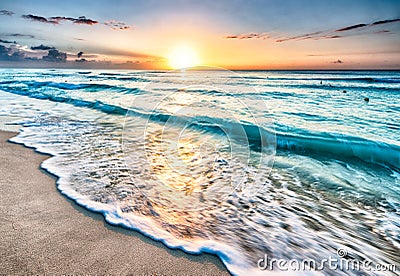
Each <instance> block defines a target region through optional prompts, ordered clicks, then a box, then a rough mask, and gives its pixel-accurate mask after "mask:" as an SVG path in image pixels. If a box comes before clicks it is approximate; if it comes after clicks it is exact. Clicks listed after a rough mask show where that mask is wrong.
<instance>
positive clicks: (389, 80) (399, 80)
mask: <svg viewBox="0 0 400 276" xmlns="http://www.w3.org/2000/svg"><path fill="white" fill-rule="evenodd" d="M231 78H234V79H250V80H252V79H254V80H268V81H322V82H324V81H333V82H338V81H344V82H367V83H371V82H376V83H379V82H381V83H400V78H371V77H348V78H301V77H298V78H296V77H294V78H293V77H291V78H287V77H270V76H265V77H259V76H257V77H256V76H232V77H231Z"/></svg>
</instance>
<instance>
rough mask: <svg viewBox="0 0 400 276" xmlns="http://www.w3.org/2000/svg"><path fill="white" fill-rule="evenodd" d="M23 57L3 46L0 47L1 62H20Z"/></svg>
mask: <svg viewBox="0 0 400 276" xmlns="http://www.w3.org/2000/svg"><path fill="white" fill-rule="evenodd" d="M24 58H25V55H24V54H23V53H22V52H20V51H14V52H13V50H12V49H11V48H9V47H5V46H3V45H0V60H2V61H21V60H23V59H24Z"/></svg>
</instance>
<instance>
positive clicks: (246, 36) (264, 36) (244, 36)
mask: <svg viewBox="0 0 400 276" xmlns="http://www.w3.org/2000/svg"><path fill="white" fill-rule="evenodd" d="M225 38H227V39H252V38H262V39H267V38H268V35H267V34H266V33H248V34H240V35H227V36H225Z"/></svg>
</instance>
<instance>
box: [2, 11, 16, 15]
mask: <svg viewBox="0 0 400 276" xmlns="http://www.w3.org/2000/svg"><path fill="white" fill-rule="evenodd" d="M13 14H14V12H12V11H8V10H0V15H7V16H12V15H13Z"/></svg>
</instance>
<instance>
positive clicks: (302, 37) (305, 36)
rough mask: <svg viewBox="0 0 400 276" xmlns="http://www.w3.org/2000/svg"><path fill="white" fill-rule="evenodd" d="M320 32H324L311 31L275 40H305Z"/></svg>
mask: <svg viewBox="0 0 400 276" xmlns="http://www.w3.org/2000/svg"><path fill="white" fill-rule="evenodd" d="M319 34H322V32H314V33H309V34H303V35H297V36H292V37H286V38H281V39H278V40H276V41H275V42H285V41H289V40H304V39H309V38H312V37H315V36H317V35H319Z"/></svg>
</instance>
